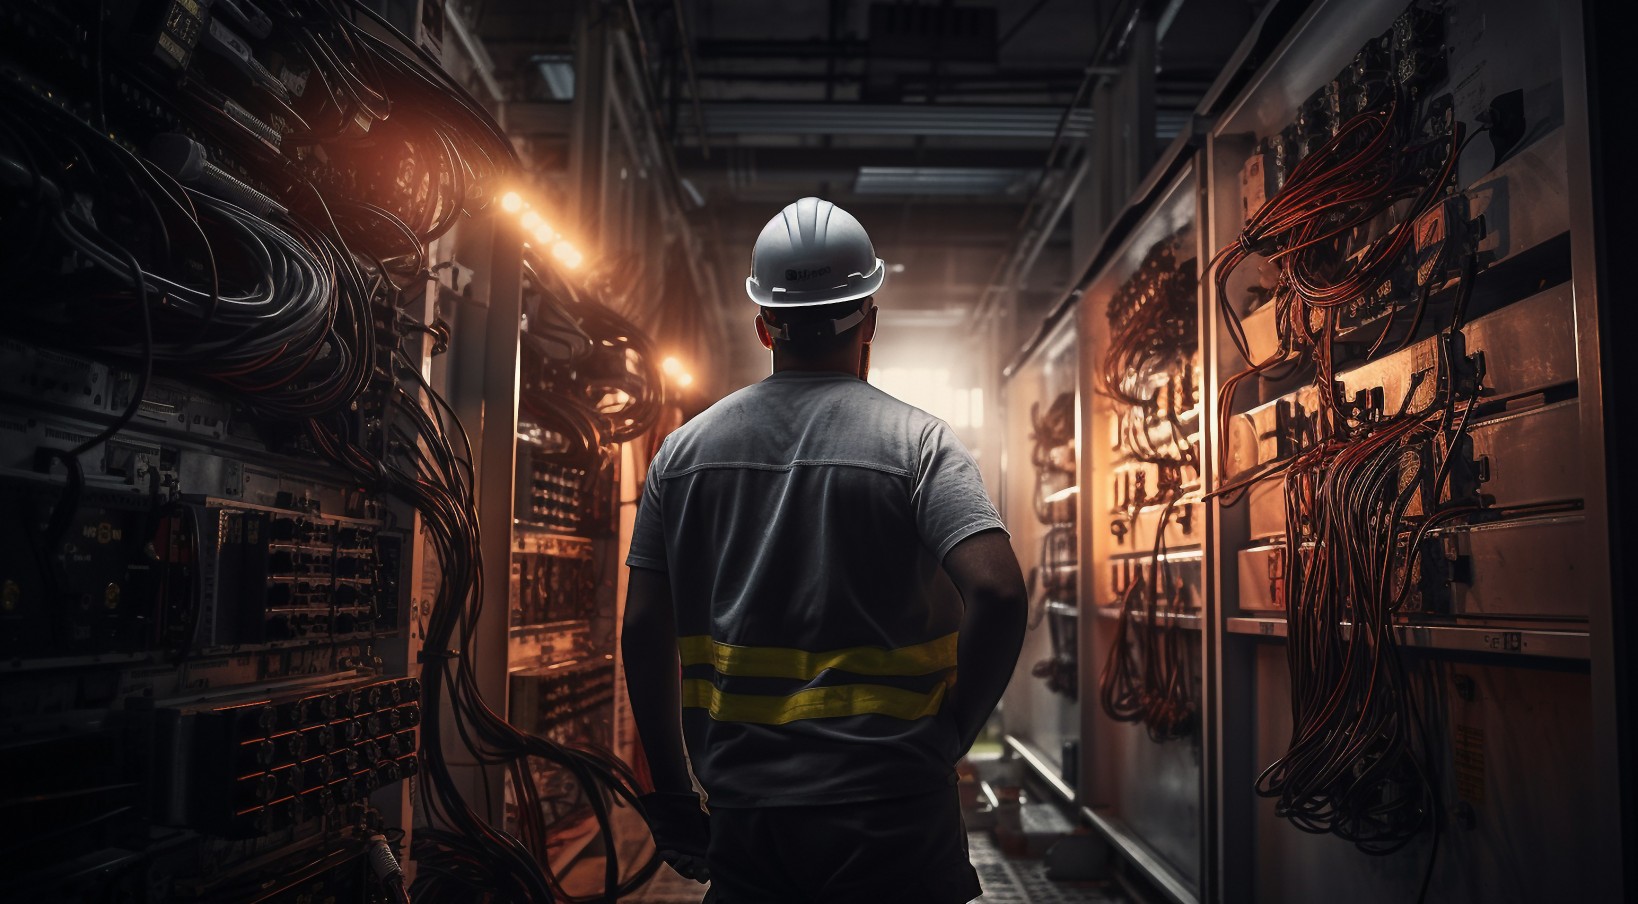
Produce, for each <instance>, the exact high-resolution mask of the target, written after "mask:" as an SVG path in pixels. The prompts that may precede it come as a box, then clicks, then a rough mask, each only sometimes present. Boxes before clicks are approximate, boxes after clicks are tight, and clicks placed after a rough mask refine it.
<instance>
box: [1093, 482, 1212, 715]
mask: <svg viewBox="0 0 1638 904" xmlns="http://www.w3.org/2000/svg"><path fill="white" fill-rule="evenodd" d="M1163 493H1164V495H1165V497H1166V500H1167V501H1166V503H1165V507H1164V508H1163V509H1162V510H1161V516H1160V519H1159V527H1158V529H1157V530H1156V537H1155V542H1154V547H1153V549H1154V558H1153V559H1151V560H1150V563H1149V568H1148V570H1147V571H1145V570H1144V569H1143V568H1142V567H1141V566H1139V568H1138V571H1137V573H1136V574H1135V575H1134V576H1133V578H1132V580H1131V582H1130V583H1129V584H1127V585H1126V588H1125V590H1124V591H1123V592H1122V594H1121V599H1120V618H1119V621H1118V622H1117V623H1116V628H1115V637H1114V640H1113V641H1112V642H1111V644H1110V647H1109V654H1108V656H1107V657H1106V658H1105V659H1104V663H1103V671H1102V672H1101V673H1100V674H1099V680H1098V703H1099V704H1100V705H1101V706H1102V707H1103V711H1104V714H1105V715H1107V716H1108V717H1109V718H1111V719H1114V720H1115V721H1117V722H1138V723H1141V724H1142V725H1143V727H1144V728H1145V729H1146V730H1147V731H1148V734H1149V739H1150V740H1152V741H1154V742H1155V743H1157V744H1160V743H1165V742H1167V741H1175V740H1178V739H1180V738H1186V737H1189V736H1190V735H1192V734H1193V732H1194V729H1195V725H1196V723H1197V717H1198V715H1199V711H1200V706H1199V703H1198V701H1197V700H1196V698H1195V693H1194V685H1195V674H1194V668H1193V663H1194V657H1193V656H1192V655H1190V652H1189V649H1188V638H1187V636H1186V635H1185V634H1184V632H1183V628H1182V627H1181V626H1180V624H1179V621H1180V616H1182V615H1183V614H1184V612H1185V611H1186V610H1187V608H1188V604H1189V598H1188V593H1187V589H1186V588H1185V587H1184V585H1183V584H1182V582H1181V581H1179V580H1178V579H1177V576H1176V575H1175V574H1174V573H1173V566H1172V562H1171V559H1170V558H1169V557H1168V556H1167V554H1166V526H1167V523H1168V522H1169V521H1170V519H1171V516H1172V511H1173V507H1174V505H1175V504H1176V501H1177V494H1176V491H1175V487H1168V488H1167V489H1166V490H1164V491H1163ZM1130 520H1131V522H1132V523H1134V524H1135V523H1136V518H1135V511H1134V512H1133V515H1132V517H1131V519H1130Z"/></svg>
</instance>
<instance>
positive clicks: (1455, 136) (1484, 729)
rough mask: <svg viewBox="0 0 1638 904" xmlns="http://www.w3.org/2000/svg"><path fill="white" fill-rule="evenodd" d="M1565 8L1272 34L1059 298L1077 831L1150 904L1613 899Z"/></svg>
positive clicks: (1573, 106) (1462, 5) (1593, 430)
mask: <svg viewBox="0 0 1638 904" xmlns="http://www.w3.org/2000/svg"><path fill="white" fill-rule="evenodd" d="M1582 16H1583V10H1582V8H1581V7H1580V6H1579V5H1575V4H1571V5H1564V4H1557V5H1555V4H1538V3H1527V2H1517V0H1415V2H1405V0H1386V2H1373V3H1367V4H1363V5H1362V4H1358V3H1341V2H1326V0H1321V2H1315V3H1311V4H1302V3H1296V4H1275V5H1273V6H1271V7H1270V8H1268V9H1267V10H1265V14H1264V16H1263V19H1262V21H1261V23H1260V25H1259V26H1258V28H1257V32H1258V33H1256V34H1254V35H1253V36H1251V37H1250V38H1248V39H1247V43H1246V45H1245V46H1244V47H1243V48H1242V49H1243V51H1244V57H1243V59H1244V60H1245V61H1246V62H1245V65H1244V68H1242V69H1239V70H1236V71H1230V72H1226V73H1224V74H1223V76H1222V77H1221V78H1220V79H1219V80H1218V83H1217V86H1216V87H1215V88H1214V89H1213V91H1212V92H1209V93H1208V95H1207V97H1206V99H1205V100H1204V101H1203V102H1202V104H1201V106H1200V107H1199V108H1198V109H1197V110H1196V124H1197V126H1198V128H1199V130H1198V131H1197V132H1194V133H1186V134H1184V135H1181V136H1179V137H1178V139H1177V140H1176V141H1175V142H1174V143H1173V145H1172V146H1171V147H1170V148H1169V149H1168V150H1167V151H1166V152H1165V153H1163V154H1162V155H1161V156H1160V158H1159V159H1158V160H1157V161H1155V162H1154V166H1153V168H1152V170H1151V172H1150V175H1149V177H1148V178H1147V180H1146V181H1144V182H1143V183H1142V185H1141V186H1140V187H1139V189H1138V192H1137V194H1136V195H1135V196H1134V197H1133V198H1131V199H1130V201H1129V203H1128V206H1127V209H1126V210H1125V211H1124V212H1123V213H1122V214H1121V216H1119V217H1117V218H1116V219H1115V222H1114V225H1113V226H1112V227H1110V229H1109V231H1108V232H1107V234H1105V235H1104V236H1103V237H1102V238H1099V239H1098V242H1097V243H1096V244H1095V247H1093V248H1092V249H1091V253H1090V254H1089V256H1088V257H1087V258H1086V259H1087V260H1088V261H1089V262H1090V263H1089V264H1088V265H1087V269H1086V271H1085V272H1084V273H1082V274H1080V275H1079V276H1078V277H1077V278H1076V279H1075V281H1074V283H1073V285H1072V286H1070V287H1069V290H1068V292H1067V293H1066V295H1065V297H1064V300H1063V302H1062V309H1063V310H1072V311H1073V312H1074V314H1075V316H1076V318H1077V319H1078V323H1079V330H1078V336H1079V355H1080V364H1081V368H1082V371H1081V380H1080V417H1079V425H1078V449H1077V451H1078V452H1079V456H1078V457H1079V461H1078V463H1077V471H1078V479H1077V480H1076V481H1075V483H1076V484H1077V486H1078V490H1079V500H1080V507H1079V510H1078V516H1079V519H1080V521H1081V524H1082V525H1083V526H1084V528H1085V530H1084V534H1083V537H1082V539H1081V543H1080V548H1081V559H1082V561H1083V562H1084V564H1085V568H1086V570H1085V573H1084V575H1083V579H1082V580H1081V581H1080V586H1079V592H1078V597H1079V609H1080V611H1081V612H1082V613H1096V615H1095V617H1083V618H1082V619H1081V626H1080V635H1079V642H1080V645H1081V649H1083V650H1085V651H1086V656H1085V657H1084V661H1083V663H1082V667H1081V674H1080V681H1081V685H1082V687H1083V694H1082V703H1081V713H1080V721H1081V727H1080V733H1079V734H1080V739H1081V742H1082V743H1081V749H1080V764H1079V766H1078V769H1076V770H1071V771H1075V772H1077V773H1078V776H1079V781H1078V783H1077V786H1076V789H1075V790H1076V794H1075V803H1076V804H1077V805H1078V807H1079V812H1080V814H1081V815H1082V816H1084V817H1085V818H1086V819H1087V820H1088V821H1089V822H1090V823H1091V824H1092V825H1093V826H1094V827H1095V828H1096V829H1097V830H1098V831H1099V832H1101V833H1102V834H1104V835H1105V836H1107V837H1108V838H1109V839H1110V840H1111V841H1112V842H1113V844H1114V846H1115V847H1116V848H1117V849H1118V850H1120V851H1122V852H1123V855H1124V856H1127V857H1128V858H1129V859H1130V860H1131V861H1132V863H1133V865H1134V866H1135V867H1136V868H1137V869H1138V870H1139V871H1141V872H1143V873H1144V874H1146V875H1147V876H1148V877H1149V878H1150V879H1151V880H1153V882H1154V884H1155V885H1157V886H1158V887H1159V888H1161V889H1163V890H1164V891H1165V892H1166V893H1167V895H1168V896H1169V897H1171V898H1172V899H1174V900H1182V901H1189V900H1224V901H1264V900H1269V901H1273V900H1320V899H1325V900H1340V901H1383V900H1441V901H1443V900H1449V901H1514V900H1517V901H1524V900H1535V899H1541V898H1556V897H1583V898H1587V899H1602V898H1601V896H1600V890H1601V889H1604V888H1606V887H1608V886H1609V885H1610V883H1611V881H1612V879H1613V878H1614V877H1615V875H1614V870H1615V867H1614V866H1612V865H1611V864H1612V863H1613V862H1614V860H1613V859H1612V857H1611V856H1610V855H1609V852H1610V851H1611V850H1612V845H1611V844H1610V843H1609V838H1610V837H1611V836H1610V835H1609V832H1611V831H1613V829H1614V828H1615V826H1616V825H1617V824H1618V823H1617V820H1616V819H1615V815H1614V814H1613V812H1612V811H1613V807H1614V805H1613V804H1610V803H1609V802H1608V801H1607V800H1606V799H1605V798H1604V797H1603V796H1602V792H1600V791H1598V790H1596V789H1595V785H1596V784H1597V779H1588V778H1587V777H1586V776H1585V772H1584V771H1585V770H1586V769H1588V768H1589V764H1590V763H1591V762H1593V761H1595V760H1597V761H1601V762H1603V763H1604V765H1605V771H1606V772H1607V769H1608V766H1609V763H1610V762H1611V760H1610V755H1609V744H1610V742H1609V740H1608V735H1607V731H1606V732H1604V733H1603V734H1600V732H1601V731H1602V729H1600V727H1599V726H1600V724H1602V723H1600V722H1599V721H1598V720H1599V719H1601V718H1602V719H1606V720H1607V719H1608V718H1610V717H1611V711H1610V709H1609V707H1608V706H1607V705H1606V704H1607V701H1608V699H1609V694H1608V686H1607V682H1608V681H1610V680H1611V678H1610V675H1613V674H1616V671H1615V670H1614V669H1613V668H1612V666H1611V664H1610V658H1609V654H1608V646H1609V640H1608V639H1607V638H1602V637H1600V636H1599V633H1598V632H1599V631H1600V626H1608V625H1609V624H1610V616H1609V612H1610V608H1611V606H1612V605H1619V602H1618V601H1612V600H1611V598H1610V593H1609V589H1608V588H1609V583H1610V563H1609V560H1608V549H1609V539H1610V537H1611V532H1610V523H1609V520H1608V519H1609V518H1610V517H1611V515H1610V514H1609V513H1607V512H1606V511H1605V507H1604V503H1603V499H1604V497H1605V496H1606V494H1607V491H1608V488H1607V487H1606V485H1605V481H1604V477H1603V474H1604V459H1603V456H1604V450H1605V448H1606V446H1605V437H1606V431H1607V429H1609V428H1608V425H1606V424H1605V423H1603V415H1602V412H1601V407H1602V405H1603V403H1602V396H1603V393H1604V392H1605V391H1606V390H1605V387H1604V385H1603V384H1604V381H1605V380H1606V377H1607V374H1608V372H1609V367H1610V364H1609V362H1608V361H1601V360H1600V330H1601V328H1602V326H1603V324H1601V322H1600V315H1599V309H1598V301H1599V300H1598V299H1597V298H1596V293H1595V292H1594V291H1593V290H1594V288H1595V285H1594V283H1595V273H1594V268H1595V264H1596V262H1595V261H1593V259H1592V255H1591V254H1590V253H1589V252H1587V251H1586V249H1587V247H1589V245H1590V243H1592V242H1593V235H1592V230H1593V229H1594V228H1595V225H1596V224H1595V223H1594V220H1593V217H1592V214H1591V213H1590V211H1591V209H1592V207H1593V206H1594V203H1593V199H1592V198H1591V197H1589V196H1588V184H1589V183H1588V180H1587V179H1586V173H1585V168H1586V167H1587V166H1588V165H1589V161H1588V156H1587V153H1586V151H1587V147H1588V144H1589V140H1590V134H1591V133H1590V131H1589V128H1590V127H1589V123H1588V120H1587V116H1588V113H1587V98H1586V97H1584V96H1580V92H1582V91H1584V90H1585V81H1584V76H1585V69H1586V66H1587V61H1586V60H1585V59H1584V57H1583V49H1582V41H1583V40H1584V38H1585V35H1584V34H1583V30H1582V28H1583V23H1582ZM1140 59H1141V57H1140ZM1117 88H1118V86H1117ZM1105 112H1106V110H1105V108H1104V107H1102V106H1099V107H1098V109H1097V113H1098V114H1099V115H1103V113H1105ZM1107 112H1109V113H1110V115H1111V116H1114V117H1116V118H1117V119H1118V117H1120V116H1122V115H1125V114H1126V111H1124V110H1122V109H1119V108H1118V107H1116V108H1114V109H1111V110H1108V111H1107ZM1135 121H1136V122H1139V123H1141V121H1142V120H1141V118H1139V119H1137V120H1135ZM1097 163H1098V161H1096V160H1094V165H1097ZM1079 191H1080V192H1081V193H1082V194H1085V195H1087V197H1086V198H1083V197H1081V196H1080V195H1078V196H1077V197H1076V198H1075V199H1074V201H1075V203H1076V204H1077V205H1079V204H1081V203H1082V201H1083V200H1087V201H1088V203H1091V202H1092V201H1096V200H1098V199H1097V197H1096V191H1095V190H1088V189H1086V188H1084V187H1083V188H1081V189H1079ZM1077 209H1078V208H1077ZM1077 225H1078V224H1077ZM1051 326H1052V323H1049V324H1048V327H1047V328H1043V331H1042V332H1043V333H1045V332H1049V331H1050V327H1051ZM1048 357H1049V349H1048V346H1047V343H1045V342H1032V345H1031V346H1030V348H1029V350H1028V351H1027V354H1026V356H1025V357H1024V358H1023V359H1022V362H1021V363H1020V364H1018V365H1015V366H1014V368H1013V370H1012V371H1011V372H1009V374H1008V377H1009V382H1008V384H1007V386H1008V397H1007V405H1008V409H1009V412H1008V413H1009V417H1010V418H1013V419H1018V418H1021V417H1022V416H1023V414H1024V413H1027V412H1028V410H1029V402H1030V401H1031V399H1030V398H1029V397H1028V396H1027V395H1024V396H1023V397H1022V398H1018V397H1016V396H1014V394H1013V388H1014V387H1015V386H1017V385H1019V375H1020V374H1028V373H1029V372H1030V369H1031V368H1034V367H1040V366H1043V365H1044V363H1045V361H1046V359H1047V358H1048ZM1006 466H1007V471H1008V475H1007V478H1006V479H1007V483H1006V487H1007V489H1008V490H1009V491H1015V487H1016V485H1017V481H1018V480H1019V479H1021V477H1022V476H1023V475H1027V474H1029V473H1031V467H1032V462H1031V461H1030V459H1029V458H1028V457H1027V456H1020V455H1018V454H1017V453H1013V454H1012V455H1011V456H1010V457H1009V460H1008V462H1007V465H1006ZM1008 515H1009V525H1015V524H1016V523H1017V521H1018V519H1019V515H1018V514H1017V513H1015V512H1014V511H1013V510H1011V509H1009V511H1008ZM1020 559H1021V560H1022V561H1026V562H1027V561H1029V559H1028V558H1027V557H1025V556H1024V555H1023V554H1021V555H1020ZM1015 684H1016V679H1015ZM1093 688H1096V689H1097V690H1098V691H1099V693H1098V694H1097V695H1094V694H1093V693H1092V689H1093ZM1008 700H1009V702H1008V707H1007V709H1006V710H1005V713H1004V715H1005V716H1006V718H1007V719H1008V723H1009V725H1010V724H1011V723H1012V721H1013V720H1015V719H1018V718H1019V716H1018V713H1017V710H1018V708H1019V707H1018V706H1016V705H1015V704H1014V703H1013V701H1012V697H1011V692H1009V698H1008ZM1033 718H1034V712H1033V711H1030V712H1027V713H1026V714H1025V721H1026V722H1027V723H1029V724H1030V726H1031V728H1032V729H1033V722H1032V721H1031V720H1033ZM1606 727H1607V726H1606ZM1601 738H1602V740H1600V739H1601ZM1051 765H1052V764H1051V763H1047V764H1046V766H1045V767H1039V766H1038V767H1037V771H1039V772H1041V773H1042V774H1043V776H1045V778H1046V779H1047V781H1046V784H1048V785H1049V786H1055V785H1054V779H1055V778H1056V776H1055V775H1054V774H1053V770H1052V769H1051V768H1050V767H1051ZM1542 776H1551V777H1552V778H1551V779H1550V780H1547V781H1543V779H1542ZM1594 813H1596V814H1598V819H1597V820H1596V824H1597V825H1598V826H1601V827H1602V828H1600V829H1595V828H1594V824H1595V820H1593V819H1592V818H1590V817H1588V816H1587V815H1586V814H1594ZM1595 851H1602V852H1603V854H1602V855H1598V856H1595V855H1594V853H1593V852H1595ZM1544 864H1552V866H1551V867H1550V868H1549V867H1547V866H1545V865H1544Z"/></svg>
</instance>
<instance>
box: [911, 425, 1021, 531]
mask: <svg viewBox="0 0 1638 904" xmlns="http://www.w3.org/2000/svg"><path fill="white" fill-rule="evenodd" d="M911 504H912V505H913V506H914V508H915V512H916V530H917V531H918V532H919V533H920V534H921V541H922V543H924V544H926V546H927V548H928V549H930V550H932V551H933V552H934V554H935V555H937V556H938V558H939V560H940V561H943V559H944V556H945V555H946V554H948V553H949V551H950V549H951V548H952V547H954V546H955V545H956V544H957V543H960V542H961V541H962V540H965V539H967V538H968V537H970V536H972V535H973V534H976V533H978V532H979V531H985V530H996V529H999V530H1001V531H1003V532H1005V531H1006V529H1007V528H1006V525H1004V524H1002V523H1001V515H1000V514H999V513H997V512H996V510H995V504H994V503H993V502H991V501H990V494H989V493H988V492H987V491H986V490H985V489H984V478H983V477H982V476H981V475H980V474H979V472H978V462H976V461H974V460H973V457H972V455H971V453H969V452H968V451H967V450H966V448H964V447H963V446H962V445H961V441H960V440H958V439H956V437H955V433H954V432H953V431H952V430H951V429H950V427H949V425H948V424H945V423H944V422H943V421H935V422H934V423H933V425H932V426H931V427H929V428H928V429H927V430H925V431H923V433H922V437H921V454H920V458H919V460H918V461H917V463H916V483H915V488H914V490H913V491H912V493H911Z"/></svg>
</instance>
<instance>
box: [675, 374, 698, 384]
mask: <svg viewBox="0 0 1638 904" xmlns="http://www.w3.org/2000/svg"><path fill="white" fill-rule="evenodd" d="M677 385H678V386H693V385H694V375H693V374H691V373H688V372H687V371H684V372H683V373H680V374H677Z"/></svg>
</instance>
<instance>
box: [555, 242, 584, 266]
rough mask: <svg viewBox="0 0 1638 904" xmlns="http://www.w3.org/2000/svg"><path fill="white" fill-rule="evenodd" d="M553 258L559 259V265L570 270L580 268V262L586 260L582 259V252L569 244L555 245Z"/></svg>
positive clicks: (559, 243) (560, 243)
mask: <svg viewBox="0 0 1638 904" xmlns="http://www.w3.org/2000/svg"><path fill="white" fill-rule="evenodd" d="M552 257H555V258H557V260H558V262H559V263H561V264H562V265H563V266H565V267H568V268H569V269H570V270H573V269H574V268H576V267H578V266H580V262H581V261H582V260H583V259H584V258H582V257H581V254H580V252H579V251H578V250H576V249H575V247H574V246H573V245H571V244H569V243H568V242H558V243H557V244H555V245H553V246H552Z"/></svg>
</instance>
